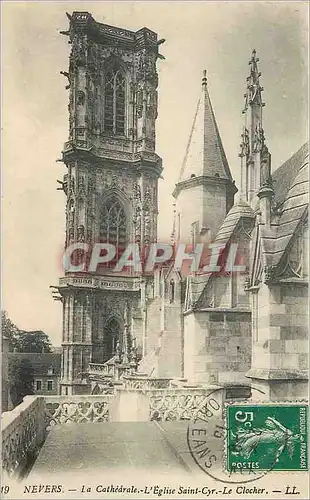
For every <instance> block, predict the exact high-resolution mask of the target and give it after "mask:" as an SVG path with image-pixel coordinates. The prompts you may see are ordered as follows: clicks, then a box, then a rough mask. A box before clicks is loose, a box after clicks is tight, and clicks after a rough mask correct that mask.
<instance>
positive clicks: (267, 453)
mask: <svg viewBox="0 0 310 500" xmlns="http://www.w3.org/2000/svg"><path fill="white" fill-rule="evenodd" d="M307 413H308V406H307V405H306V404H300V403H299V404H296V403H286V404H279V403H261V404H257V405H256V404H250V403H244V404H240V403H239V404H229V405H228V406H227V407H226V424H227V437H226V467H227V470H228V471H229V472H238V471H240V473H242V471H245V470H249V469H253V472H255V471H258V470H262V471H268V470H275V471H277V470H278V471H290V470H298V471H302V470H305V471H306V470H308V427H307V424H308V422H307Z"/></svg>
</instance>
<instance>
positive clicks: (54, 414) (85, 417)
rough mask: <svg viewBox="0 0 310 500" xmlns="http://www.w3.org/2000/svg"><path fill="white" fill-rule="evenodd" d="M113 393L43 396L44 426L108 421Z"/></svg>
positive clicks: (47, 427)
mask: <svg viewBox="0 0 310 500" xmlns="http://www.w3.org/2000/svg"><path fill="white" fill-rule="evenodd" d="M112 399H113V395H100V396H45V428H46V430H47V431H48V430H50V428H51V427H53V426H54V425H59V424H68V423H83V422H86V423H89V422H108V421H109V420H110V406H111V401H112Z"/></svg>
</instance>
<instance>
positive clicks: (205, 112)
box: [178, 70, 232, 182]
mask: <svg viewBox="0 0 310 500" xmlns="http://www.w3.org/2000/svg"><path fill="white" fill-rule="evenodd" d="M199 176H208V177H220V178H222V179H223V178H224V179H228V180H232V176H231V172H230V169H229V166H228V162H227V159H226V155H225V152H224V148H223V145H222V140H221V137H220V133H219V130H218V127H217V123H216V120H215V116H214V112H213V108H212V104H211V100H210V96H209V91H208V82H207V72H206V70H204V71H203V75H202V94H201V96H200V98H199V100H198V104H197V108H196V112H195V116H194V120H193V125H192V128H191V132H190V136H189V140H188V144H187V147H186V151H185V155H184V160H183V163H182V168H181V172H180V176H179V179H178V181H179V182H181V181H184V180H188V179H190V178H193V177H199Z"/></svg>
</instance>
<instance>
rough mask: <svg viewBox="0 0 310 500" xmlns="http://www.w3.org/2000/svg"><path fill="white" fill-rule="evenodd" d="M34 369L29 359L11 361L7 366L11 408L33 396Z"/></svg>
mask: <svg viewBox="0 0 310 500" xmlns="http://www.w3.org/2000/svg"><path fill="white" fill-rule="evenodd" d="M33 382H34V369H33V366H32V364H31V362H30V361H29V359H18V358H15V359H13V360H12V361H11V362H10V364H9V392H10V396H11V401H12V403H13V406H14V408H15V406H17V405H19V404H20V403H21V402H22V401H23V398H24V397H25V396H28V395H31V394H33V393H34V392H33Z"/></svg>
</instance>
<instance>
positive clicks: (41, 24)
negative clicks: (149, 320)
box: [1, 1, 308, 345]
mask: <svg viewBox="0 0 310 500" xmlns="http://www.w3.org/2000/svg"><path fill="white" fill-rule="evenodd" d="M1 4H2V12H1V18H2V30H1V31H2V44H1V45H2V54H1V56H2V75H1V76H2V86H3V92H2V144H3V152H2V235H3V238H2V240H3V242H2V277H3V279H2V308H3V309H5V310H6V311H7V312H8V315H9V317H10V318H11V320H12V321H13V322H14V323H15V324H17V325H18V326H19V327H20V328H21V329H24V330H34V329H38V330H43V331H45V332H46V333H47V334H49V335H50V338H51V340H52V342H53V343H54V345H60V343H61V324H62V320H61V318H62V312H61V303H60V302H54V301H53V299H52V295H51V290H50V288H49V286H50V285H57V283H58V278H59V277H60V276H61V268H60V264H59V262H60V259H59V256H60V255H61V253H62V250H63V244H64V235H65V195H64V193H63V192H62V191H57V190H56V188H57V182H56V180H57V179H62V176H63V174H64V173H65V166H64V165H63V164H62V163H57V162H56V160H57V158H60V157H61V150H62V146H63V143H64V142H65V141H66V140H67V134H68V112H67V105H68V91H67V90H65V85H66V83H67V82H66V79H65V78H64V77H63V76H61V75H60V74H59V72H60V71H66V70H67V68H68V56H69V48H70V46H69V45H68V44H67V38H66V37H64V36H62V35H60V34H59V31H60V30H66V29H67V27H68V20H67V17H66V15H65V13H66V11H67V12H72V11H74V10H77V11H78V10H80V11H88V12H91V13H92V15H93V17H94V18H95V19H96V20H97V21H99V22H103V23H106V24H110V25H115V26H118V27H123V28H127V29H131V30H134V31H135V30H138V29H140V28H142V27H144V26H146V27H148V28H150V29H151V30H153V31H155V32H157V33H158V35H159V38H165V39H166V42H165V44H164V45H161V47H160V51H161V53H162V54H163V55H164V56H165V58H166V59H165V60H159V61H158V73H159V110H158V119H157V129H156V131H157V153H158V154H159V155H160V156H161V157H162V158H163V166H164V172H163V177H164V178H163V180H160V181H159V211H160V213H159V237H160V238H162V239H165V241H167V237H168V236H169V234H170V232H171V228H172V203H173V198H172V197H171V196H170V195H171V192H172V190H173V187H174V184H175V182H176V180H177V178H178V175H179V171H180V168H181V164H182V160H183V156H184V152H185V148H186V144H187V141H188V137H189V133H190V129H191V125H192V120H193V117H194V113H195V109H196V105H197V101H198V98H199V95H200V91H201V76H202V71H203V70H204V69H206V71H207V77H208V88H209V93H210V97H211V101H212V105H213V109H214V112H215V116H216V119H217V123H218V127H219V130H220V134H221V137H222V141H223V145H224V148H225V152H226V155H227V158H228V162H229V165H230V168H231V171H232V174H233V178H234V179H235V181H236V185H237V186H239V182H240V164H239V158H238V152H239V143H240V133H241V129H242V124H243V115H242V114H241V110H242V107H243V94H244V92H245V79H246V76H247V75H248V68H249V67H248V60H249V58H250V56H251V52H252V50H253V49H254V48H255V49H256V50H257V55H258V57H259V58H260V63H259V65H260V71H261V72H262V78H261V82H262V85H263V86H264V89H265V91H264V100H265V102H266V107H265V108H264V130H265V136H266V139H267V144H268V147H269V150H270V152H271V154H272V168H273V169H275V168H276V167H277V166H279V165H280V164H281V163H282V162H283V161H285V160H286V159H287V158H288V157H289V156H291V155H292V154H293V153H294V152H295V151H296V150H297V149H298V148H299V147H300V146H301V145H302V144H303V143H304V142H305V141H306V140H307V137H308V130H307V120H308V116H307V96H308V94H307V90H308V80H307V78H308V54H307V46H308V25H307V19H308V5H307V3H306V2H288V1H286V2H223V1H221V2H208V1H199V2H179V1H171V2H167V1H165V2H151V1H145V2H129V1H128V2H127V1H126V2H120V1H114V2H100V1H97V2H87V1H84V2H43V1H42V2H28V1H27V2H1Z"/></svg>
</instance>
